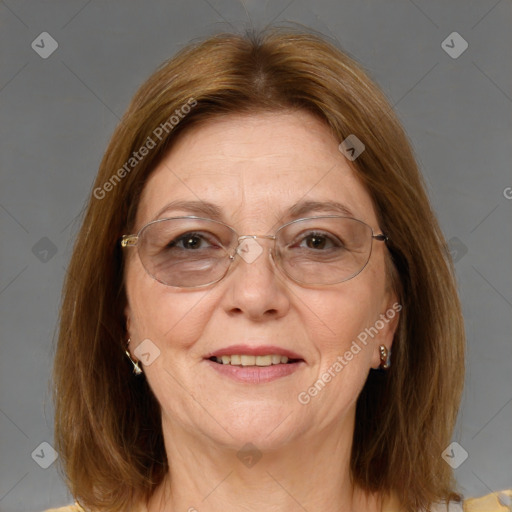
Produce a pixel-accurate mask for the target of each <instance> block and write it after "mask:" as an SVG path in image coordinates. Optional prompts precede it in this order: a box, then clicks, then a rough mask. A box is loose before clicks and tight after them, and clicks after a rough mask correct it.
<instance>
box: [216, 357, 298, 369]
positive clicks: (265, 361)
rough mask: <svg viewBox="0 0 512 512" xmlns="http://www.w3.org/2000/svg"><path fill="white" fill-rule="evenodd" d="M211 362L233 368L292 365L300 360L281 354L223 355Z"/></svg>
mask: <svg viewBox="0 0 512 512" xmlns="http://www.w3.org/2000/svg"><path fill="white" fill-rule="evenodd" d="M210 361H214V362H216V363H219V364H229V365H232V366H272V365H277V364H291V363H294V362H296V361H298V360H296V359H289V358H288V357H287V356H280V355H279V354H269V355H263V356H253V355H235V354H234V355H231V356H230V355H223V356H220V357H216V356H213V357H211V358H210Z"/></svg>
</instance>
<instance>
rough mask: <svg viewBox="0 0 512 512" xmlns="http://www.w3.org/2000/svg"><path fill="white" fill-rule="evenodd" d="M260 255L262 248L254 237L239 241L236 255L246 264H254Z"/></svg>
mask: <svg viewBox="0 0 512 512" xmlns="http://www.w3.org/2000/svg"><path fill="white" fill-rule="evenodd" d="M240 238H242V237H240ZM262 253H263V247H262V246H261V244H259V243H258V241H257V240H256V237H247V238H243V240H240V239H239V244H238V247H237V248H236V254H238V255H239V256H240V257H241V258H242V259H243V260H244V261H245V262H246V263H254V262H255V261H256V260H257V259H258V258H259V257H260V256H261V254H262Z"/></svg>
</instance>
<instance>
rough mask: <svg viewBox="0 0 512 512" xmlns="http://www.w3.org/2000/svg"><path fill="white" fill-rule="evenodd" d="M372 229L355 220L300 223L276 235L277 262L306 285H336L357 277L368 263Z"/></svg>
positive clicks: (303, 220)
mask: <svg viewBox="0 0 512 512" xmlns="http://www.w3.org/2000/svg"><path fill="white" fill-rule="evenodd" d="M372 234H373V232H372V229H371V227H370V226H368V225H366V224H365V223H364V222H361V221H359V220H356V219H350V218H344V217H316V218H312V219H301V220H297V221H294V222H291V223H290V224H287V225H285V226H283V227H282V228H281V229H280V230H279V231H278V232H277V235H276V236H277V247H276V259H277V262H278V264H279V265H280V266H281V268H282V269H283V271H284V272H285V273H286V274H287V275H288V276H289V277H290V278H292V279H294V280H295V281H298V282H300V283H304V284H335V283H340V282H342V281H346V280H348V279H350V278H352V277H354V276H355V275H357V274H358V273H359V272H361V270H363V268H364V267H365V266H366V264H367V263H368V260H369V259H370V253H371V247H372Z"/></svg>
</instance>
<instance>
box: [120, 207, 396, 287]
mask: <svg viewBox="0 0 512 512" xmlns="http://www.w3.org/2000/svg"><path fill="white" fill-rule="evenodd" d="M332 218H336V219H350V220H354V221H356V222H359V223H360V224H363V225H364V226H366V227H367V228H368V229H369V230H370V232H371V241H370V253H369V254H368V259H367V260H366V263H365V264H364V265H363V267H362V268H361V269H360V270H359V271H358V272H356V273H355V274H353V275H351V276H350V277H347V278H345V279H342V280H341V281H337V282H335V283H328V284H325V283H316V284H315V283H305V282H302V281H300V280H298V279H295V278H293V277H291V276H290V275H289V274H288V273H287V272H286V271H285V270H284V268H282V267H281V265H280V264H279V263H278V261H276V258H275V257H274V255H275V252H276V239H277V236H278V233H279V232H280V231H281V230H282V229H284V228H285V227H287V226H289V225H290V224H294V223H296V222H301V221H304V220H314V219H332ZM179 219H193V220H206V221H209V222H215V223H216V224H221V225H223V226H225V227H226V228H228V229H229V230H230V231H232V232H233V233H234V234H235V236H236V237H237V242H238V243H237V245H236V247H235V250H234V252H233V254H229V260H230V262H229V265H228V266H227V267H226V271H225V272H224V273H223V274H222V275H221V276H220V277H219V278H218V279H215V280H214V281H211V282H209V283H206V284H201V285H195V286H176V285H172V284H167V283H164V282H163V281H162V280H161V279H158V278H157V277H156V276H154V275H153V274H151V273H150V272H149V270H148V269H147V268H146V266H145V265H144V263H143V261H142V258H141V257H140V253H139V250H138V248H139V245H138V242H139V240H140V239H141V237H142V232H143V231H144V230H145V229H146V228H148V227H149V226H151V225H153V224H156V223H159V222H164V221H167V220H179ZM248 238H252V239H253V240H256V239H257V238H264V239H267V240H273V241H274V244H273V246H272V248H270V249H269V253H270V259H271V260H272V263H273V265H274V267H275V268H276V269H277V270H278V271H279V272H281V273H282V274H284V275H285V276H286V277H288V278H289V279H291V280H292V281H294V282H295V283H298V284H301V285H306V286H332V285H334V284H339V283H344V282H345V281H349V280H350V279H353V278H354V277H356V276H357V275H359V274H360V273H361V272H362V271H363V270H364V269H365V267H366V266H367V265H368V262H369V261H370V258H371V255H372V250H373V240H377V241H378V242H387V241H388V240H389V238H388V236H387V235H385V234H384V233H377V234H375V233H374V231H373V228H372V227H371V226H370V225H369V224H367V223H366V222H363V221H362V220H359V219H356V218H354V217H349V216H345V215H319V216H315V217H302V218H300V219H295V220H292V221H290V222H287V223H286V224H283V225H282V226H280V227H279V228H278V229H277V230H276V232H275V234H274V235H239V234H238V232H237V231H236V230H235V228H233V227H232V226H230V225H229V224H226V223H224V222H222V221H219V220H214V219H209V218H207V217H197V216H195V215H183V216H178V217H166V218H163V219H156V220H152V221H150V222H148V223H147V224H144V226H142V227H141V228H140V229H139V231H138V232H137V233H135V234H132V235H122V236H121V240H120V243H121V247H122V248H127V247H137V254H138V256H139V259H140V261H141V263H142V266H143V267H144V270H145V271H146V272H147V274H148V275H149V276H150V277H152V278H153V279H154V280H155V281H158V282H159V283H162V284H163V285H165V286H169V287H171V288H180V289H188V288H204V287H206V286H210V285H212V284H215V283H218V282H219V281H221V280H222V279H224V278H225V277H226V276H227V275H228V274H229V272H230V270H231V269H232V268H233V261H234V260H235V256H236V255H237V254H238V249H239V247H240V245H241V243H242V242H243V241H244V240H247V239H248ZM277 260H279V258H277Z"/></svg>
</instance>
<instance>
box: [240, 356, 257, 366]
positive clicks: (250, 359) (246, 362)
mask: <svg viewBox="0 0 512 512" xmlns="http://www.w3.org/2000/svg"><path fill="white" fill-rule="evenodd" d="M240 362H241V363H242V366H254V363H255V362H256V356H240Z"/></svg>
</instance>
